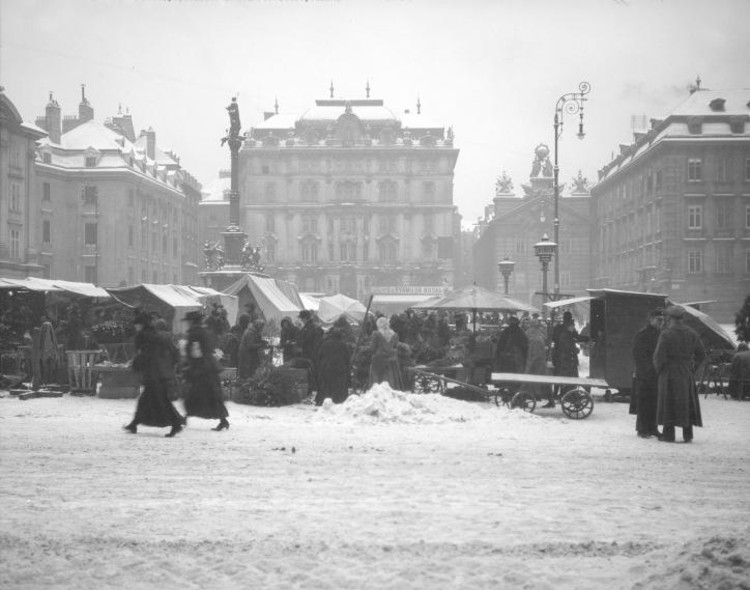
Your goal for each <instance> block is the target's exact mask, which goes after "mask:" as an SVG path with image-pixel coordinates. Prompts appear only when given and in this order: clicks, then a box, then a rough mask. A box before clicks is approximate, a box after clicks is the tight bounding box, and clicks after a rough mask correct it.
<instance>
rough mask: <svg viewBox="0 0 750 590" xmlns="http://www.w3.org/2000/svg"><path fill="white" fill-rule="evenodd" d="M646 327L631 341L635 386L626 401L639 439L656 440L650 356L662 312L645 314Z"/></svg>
mask: <svg viewBox="0 0 750 590" xmlns="http://www.w3.org/2000/svg"><path fill="white" fill-rule="evenodd" d="M647 318H648V324H647V325H646V326H645V327H644V328H643V329H641V330H640V331H639V332H638V333H637V334H636V335H635V338H634V339H633V362H634V363H635V383H634V388H633V396H632V397H631V399H630V413H631V414H635V415H636V419H635V430H636V432H637V433H638V436H640V437H641V438H651V437H652V436H659V434H660V433H659V429H658V427H657V426H656V402H657V398H658V382H659V375H658V373H657V372H656V369H655V368H654V352H655V351H656V343H657V342H658V341H659V334H660V333H661V327H662V324H663V323H664V310H663V309H661V308H656V309H652V310H651V311H649V312H648V316H647Z"/></svg>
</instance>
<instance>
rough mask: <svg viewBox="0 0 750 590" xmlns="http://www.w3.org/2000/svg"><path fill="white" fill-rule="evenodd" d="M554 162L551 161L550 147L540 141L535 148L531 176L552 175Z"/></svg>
mask: <svg viewBox="0 0 750 590" xmlns="http://www.w3.org/2000/svg"><path fill="white" fill-rule="evenodd" d="M552 172H553V170H552V163H551V162H550V161H549V148H548V147H547V146H546V145H545V144H543V143H540V144H539V145H538V146H536V149H535V150H534V163H533V164H532V165H531V177H532V178H533V177H538V176H540V175H541V176H546V177H551V176H552Z"/></svg>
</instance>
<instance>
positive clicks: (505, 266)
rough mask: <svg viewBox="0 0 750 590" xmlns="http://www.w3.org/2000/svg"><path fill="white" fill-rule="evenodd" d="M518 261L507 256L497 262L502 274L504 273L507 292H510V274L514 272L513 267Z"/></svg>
mask: <svg viewBox="0 0 750 590" xmlns="http://www.w3.org/2000/svg"><path fill="white" fill-rule="evenodd" d="M515 266H516V263H515V262H513V261H512V260H509V259H508V257H507V256H506V257H505V258H504V259H503V260H501V261H500V262H498V263H497V268H498V270H499V271H500V274H502V275H503V280H504V281H505V294H506V295H507V294H508V282H509V281H510V275H512V274H513V269H514V268H515Z"/></svg>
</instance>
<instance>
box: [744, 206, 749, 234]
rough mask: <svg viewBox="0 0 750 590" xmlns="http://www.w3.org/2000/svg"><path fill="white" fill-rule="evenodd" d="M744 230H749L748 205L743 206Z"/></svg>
mask: <svg viewBox="0 0 750 590" xmlns="http://www.w3.org/2000/svg"><path fill="white" fill-rule="evenodd" d="M745 229H750V205H745Z"/></svg>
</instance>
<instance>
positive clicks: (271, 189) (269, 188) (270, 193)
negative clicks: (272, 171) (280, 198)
mask: <svg viewBox="0 0 750 590" xmlns="http://www.w3.org/2000/svg"><path fill="white" fill-rule="evenodd" d="M265 199H266V201H267V202H269V203H272V202H274V201H275V200H276V185H275V184H274V183H273V182H268V183H266V188H265Z"/></svg>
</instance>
